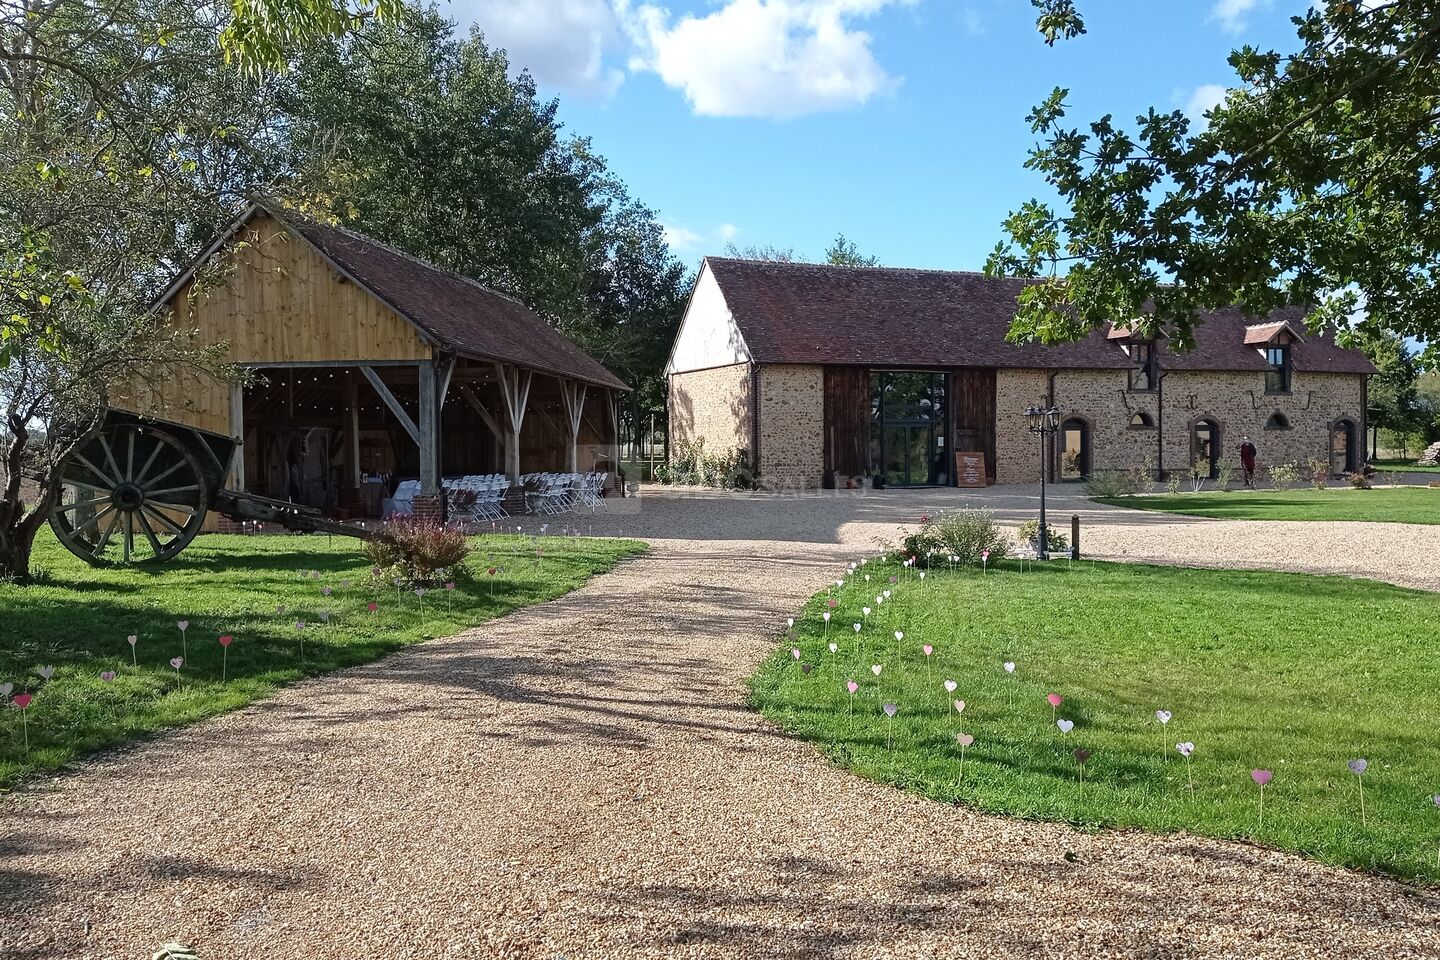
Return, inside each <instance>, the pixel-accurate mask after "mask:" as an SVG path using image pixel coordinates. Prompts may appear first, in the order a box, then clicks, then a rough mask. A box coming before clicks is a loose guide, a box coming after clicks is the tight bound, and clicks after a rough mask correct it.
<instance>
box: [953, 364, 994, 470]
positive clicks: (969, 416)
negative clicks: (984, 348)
mask: <svg viewBox="0 0 1440 960" xmlns="http://www.w3.org/2000/svg"><path fill="white" fill-rule="evenodd" d="M950 424H951V428H950V429H951V433H952V434H953V435H954V438H955V445H954V447H953V448H952V449H951V451H950V454H951V456H954V455H955V454H956V453H959V452H964V451H977V450H978V451H979V452H981V453H983V454H985V482H986V483H994V482H995V371H994V370H990V369H983V370H981V369H972V368H970V367H956V368H955V369H954V370H953V371H952V372H951V374H950ZM952 470H953V468H952Z"/></svg>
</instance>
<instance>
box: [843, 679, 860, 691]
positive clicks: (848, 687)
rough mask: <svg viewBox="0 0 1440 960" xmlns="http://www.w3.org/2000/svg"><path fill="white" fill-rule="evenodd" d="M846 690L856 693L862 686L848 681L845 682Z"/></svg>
mask: <svg viewBox="0 0 1440 960" xmlns="http://www.w3.org/2000/svg"><path fill="white" fill-rule="evenodd" d="M845 689H846V690H849V691H850V692H851V693H854V692H855V691H856V690H859V689H860V684H858V683H856V682H855V681H854V680H847V681H845Z"/></svg>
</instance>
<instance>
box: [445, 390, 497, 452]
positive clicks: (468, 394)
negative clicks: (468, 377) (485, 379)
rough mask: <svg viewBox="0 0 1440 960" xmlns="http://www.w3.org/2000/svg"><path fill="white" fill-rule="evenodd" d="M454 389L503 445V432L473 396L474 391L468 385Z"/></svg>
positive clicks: (477, 398) (478, 399)
mask: <svg viewBox="0 0 1440 960" xmlns="http://www.w3.org/2000/svg"><path fill="white" fill-rule="evenodd" d="M455 389H456V390H458V391H459V393H460V396H462V397H464V398H465V400H466V402H467V403H469V404H470V406H471V407H472V408H473V409H474V410H475V412H476V413H478V414H480V419H481V420H483V421H484V422H485V426H487V427H489V428H490V432H491V433H493V434H495V439H496V440H499V441H500V442H501V443H504V442H505V431H503V430H501V429H500V424H499V423H498V422H497V421H496V420H495V418H494V417H493V416H491V414H490V411H489V410H487V409H486V408H485V404H483V403H481V402H480V398H479V397H477V396H475V391H474V390H472V389H471V388H470V384H468V383H462V384H460V385H459V386H457V387H456V388H455Z"/></svg>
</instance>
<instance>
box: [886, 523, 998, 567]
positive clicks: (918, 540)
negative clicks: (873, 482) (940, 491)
mask: <svg viewBox="0 0 1440 960" xmlns="http://www.w3.org/2000/svg"><path fill="white" fill-rule="evenodd" d="M900 549H901V550H902V551H904V553H905V555H906V556H908V557H917V558H919V559H918V561H917V562H918V563H919V564H920V565H922V566H925V565H928V563H930V562H931V561H932V559H933V561H934V562H935V563H936V564H941V563H942V562H943V563H944V564H949V563H950V562H952V561H951V560H950V558H951V557H954V558H955V560H954V561H953V562H955V563H979V562H980V555H981V554H982V553H984V552H985V551H986V550H988V551H990V559H991V560H1002V559H1004V558H1005V556H1006V555H1007V554H1009V553H1011V552H1012V551H1013V550H1014V544H1012V543H1011V542H1010V538H1009V537H1008V536H1006V535H1005V531H1003V530H1001V529H1000V525H999V524H998V523H996V522H995V515H994V514H993V513H991V512H990V511H989V510H955V511H953V512H949V513H939V514H936V515H935V516H933V517H928V516H926V517H921V518H920V528H919V529H918V530H914V531H912V532H910V533H908V534H906V535H905V537H904V539H903V540H901V542H900ZM931 554H934V557H933V558H932V557H931Z"/></svg>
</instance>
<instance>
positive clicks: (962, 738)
mask: <svg viewBox="0 0 1440 960" xmlns="http://www.w3.org/2000/svg"><path fill="white" fill-rule="evenodd" d="M955 742H956V743H958V744H960V779H961V780H964V779H965V748H966V747H968V746H970V744H972V743H974V742H975V738H974V737H973V736H971V735H970V734H968V733H966V732H965V731H964V730H961V731H960V732H958V733H956V734H955Z"/></svg>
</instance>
